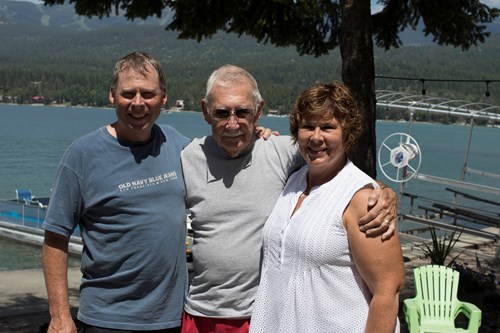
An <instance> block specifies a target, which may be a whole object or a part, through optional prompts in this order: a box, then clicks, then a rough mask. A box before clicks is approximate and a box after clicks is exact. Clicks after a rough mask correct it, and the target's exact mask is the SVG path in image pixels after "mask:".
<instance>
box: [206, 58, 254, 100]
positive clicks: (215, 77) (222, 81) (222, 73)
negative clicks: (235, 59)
mask: <svg viewBox="0 0 500 333" xmlns="http://www.w3.org/2000/svg"><path fill="white" fill-rule="evenodd" d="M241 83H249V84H250V86H251V88H252V99H253V102H254V107H257V106H258V105H259V104H260V103H261V102H262V101H263V99H262V96H261V95H260V92H259V86H258V85H257V81H256V80H255V79H254V77H253V76H252V75H251V74H250V73H249V72H247V71H246V70H244V69H243V68H241V67H238V66H234V65H224V66H222V67H219V68H218V69H216V70H215V71H214V72H213V73H212V75H210V77H209V78H208V81H207V91H206V93H205V101H206V102H207V104H208V105H210V104H211V103H212V89H213V88H214V86H216V85H217V86H221V87H231V86H233V85H235V84H241Z"/></svg>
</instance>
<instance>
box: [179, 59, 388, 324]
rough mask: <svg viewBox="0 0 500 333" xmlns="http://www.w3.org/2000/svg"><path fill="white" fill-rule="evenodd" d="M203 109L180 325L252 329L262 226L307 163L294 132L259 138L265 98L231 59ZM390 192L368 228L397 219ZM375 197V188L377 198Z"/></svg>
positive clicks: (193, 156)
mask: <svg viewBox="0 0 500 333" xmlns="http://www.w3.org/2000/svg"><path fill="white" fill-rule="evenodd" d="M201 107H202V110H203V116H204V118H205V120H206V121H207V123H208V124H209V125H211V127H212V135H211V136H208V137H204V138H201V139H195V140H193V141H192V142H191V143H190V144H189V145H188V146H187V147H186V148H185V149H184V150H183V152H182V153H181V161H182V169H183V173H184V175H185V183H186V204H187V208H188V209H190V210H191V219H192V223H191V227H192V229H193V233H194V243H193V270H194V272H193V279H192V283H191V285H190V288H189V293H188V297H187V301H186V305H185V313H184V316H183V323H182V331H183V332H186V333H193V332H196V333H198V332H200V333H201V332H209V331H210V332H222V331H224V332H229V331H230V332H248V328H249V319H250V315H251V311H252V304H253V302H254V298H255V295H256V292H257V287H258V283H259V266H260V255H261V253H260V252H261V242H262V237H261V231H262V227H263V226H264V223H265V221H266V219H267V217H268V215H269V214H270V212H271V210H272V208H273V207H274V204H275V202H276V200H277V198H278V196H279V194H280V193H281V191H282V189H283V187H284V185H285V183H286V180H287V178H288V176H289V175H290V174H291V173H292V172H294V171H295V170H297V169H298V168H300V167H301V166H302V165H303V164H304V162H303V160H302V158H301V157H300V154H299V152H298V149H297V148H296V147H295V146H294V145H293V144H292V143H291V140H290V137H289V136H272V137H271V138H269V140H268V141H267V142H265V141H263V140H257V137H256V134H255V131H256V128H257V122H258V120H259V118H260V116H261V115H262V111H263V107H264V101H263V99H262V97H261V96H260V93H259V90H258V86H257V82H256V81H255V79H254V78H253V77H252V76H251V75H250V74H249V73H248V72H247V71H245V70H244V69H242V68H239V67H236V66H230V65H227V66H223V67H221V68H219V69H218V70H216V71H215V72H214V73H212V75H211V76H210V78H209V80H208V83H207V93H206V96H205V98H204V99H203V100H202V101H201ZM382 192H387V191H382ZM389 193H392V195H386V196H385V200H380V202H379V204H378V205H377V207H376V209H374V213H376V214H381V211H387V212H388V213H386V214H385V215H384V214H382V215H381V217H378V218H377V219H376V220H375V221H372V222H371V223H370V227H372V228H373V227H374V226H375V227H379V226H380V224H381V223H380V222H377V221H380V220H388V219H389V221H390V220H392V219H393V218H394V217H395V203H394V202H395V195H394V194H393V192H392V191H390V190H389ZM377 195H379V191H374V195H373V196H374V201H376V198H377ZM391 196H392V197H391ZM389 197H390V198H389ZM378 206H380V208H379V207H378ZM389 207H391V208H392V209H387V208H389ZM384 218H385V219H384ZM367 220H370V218H369V217H367ZM380 229H381V231H386V234H385V236H390V235H392V233H393V232H394V226H393V225H392V226H390V225H389V224H388V223H386V224H384V225H382V226H380ZM372 231H373V230H372Z"/></svg>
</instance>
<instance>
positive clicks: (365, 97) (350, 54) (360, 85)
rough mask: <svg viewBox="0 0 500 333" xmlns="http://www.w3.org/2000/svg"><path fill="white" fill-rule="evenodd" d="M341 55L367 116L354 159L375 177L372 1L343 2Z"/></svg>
mask: <svg viewBox="0 0 500 333" xmlns="http://www.w3.org/2000/svg"><path fill="white" fill-rule="evenodd" d="M340 4H341V8H342V23H341V32H340V35H341V37H340V38H341V43H340V54H341V56H342V80H343V82H344V83H345V84H346V85H347V86H349V87H350V88H351V89H352V91H353V93H354V95H355V97H356V101H357V104H358V107H359V108H360V110H361V111H362V112H363V114H364V116H365V128H364V132H363V134H362V135H361V137H360V139H359V142H358V145H357V149H356V152H355V153H354V154H353V156H352V159H353V162H354V164H356V165H357V166H358V167H359V168H360V169H361V170H363V171H364V172H366V173H367V174H369V175H370V176H371V177H373V178H376V176H377V174H376V164H375V163H376V161H375V157H376V142H377V141H376V138H375V120H376V119H375V118H376V102H375V65H374V59H373V41H372V30H371V24H370V16H371V13H370V1H369V0H341V1H340Z"/></svg>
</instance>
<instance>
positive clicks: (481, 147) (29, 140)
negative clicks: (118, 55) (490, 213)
mask: <svg viewBox="0 0 500 333" xmlns="http://www.w3.org/2000/svg"><path fill="white" fill-rule="evenodd" d="M114 119H115V112H114V110H113V109H106V108H100V109H93V108H72V107H47V106H24V105H23V106H21V105H8V104H0V198H14V197H15V189H19V188H30V189H31V190H32V191H33V194H34V195H35V196H49V195H50V188H51V186H52V181H53V178H54V175H55V172H56V168H57V165H58V163H59V159H60V158H61V157H62V155H63V153H64V151H65V149H66V148H67V146H68V145H69V144H70V143H71V142H72V141H73V140H74V139H75V138H77V137H79V136H81V135H83V134H86V133H88V132H90V131H92V130H94V129H96V128H98V127H100V126H104V125H106V124H108V123H110V122H112V121H114ZM158 122H159V123H166V124H169V125H172V126H173V127H175V128H176V129H177V130H178V131H179V132H181V133H182V134H184V135H186V136H187V137H190V138H194V137H200V136H204V135H208V134H210V127H209V126H208V125H207V124H206V123H205V121H204V120H203V117H202V115H201V113H198V112H182V113H180V112H177V113H170V114H162V115H161V116H160V118H159V120H158ZM260 123H261V124H262V125H264V126H266V127H269V128H272V129H274V130H279V131H280V132H281V133H282V134H287V133H288V118H287V117H263V118H262V120H261V122H260ZM407 129H408V124H406V123H396V122H377V126H376V133H377V142H378V144H377V147H379V146H380V143H381V142H382V141H383V140H384V139H385V138H386V137H388V136H389V135H391V134H392V133H396V132H407ZM411 135H412V136H413V137H414V138H415V139H416V140H417V142H418V144H419V146H420V148H421V151H422V162H421V167H420V169H419V172H421V173H424V174H431V175H434V176H439V177H445V178H451V179H458V178H459V177H460V174H461V170H462V167H463V164H464V157H465V148H466V144H467V140H468V135H469V127H466V126H450V125H437V124H419V123H417V124H413V125H412V127H411ZM468 166H469V167H470V168H472V169H476V170H482V171H485V172H489V173H494V174H497V175H499V174H500V129H498V128H487V127H474V129H473V137H472V141H471V148H470V153H469V158H468ZM378 178H379V179H380V180H382V181H383V182H385V183H386V184H388V185H389V186H391V187H392V188H393V189H394V190H395V191H399V184H398V183H392V182H391V181H390V180H388V179H387V178H385V176H384V175H383V174H382V172H380V171H379V172H378ZM465 180H466V181H469V182H476V183H479V184H483V185H488V186H493V187H497V188H500V180H499V179H495V178H485V177H481V176H475V175H467V176H466V178H465ZM407 191H408V192H411V193H414V194H419V195H423V196H426V197H431V198H440V199H442V200H448V201H450V200H451V198H452V194H451V193H450V192H448V191H445V190H444V187H443V186H441V185H435V184H430V183H427V182H422V181H419V180H410V181H409V182H408V185H407ZM477 195H478V196H481V197H485V198H488V197H491V194H490V195H488V194H481V193H478V194H477ZM492 199H493V200H496V201H499V198H498V197H493V198H492ZM474 205H475V206H476V207H478V208H485V209H489V210H491V206H487V205H485V204H481V203H474ZM401 206H402V209H406V207H407V206H408V202H407V201H406V199H404V200H403V201H402V202H401ZM3 241H4V240H2V239H0V251H2V242H3ZM19 246H21V245H19ZM33 251H35V253H38V252H39V249H38V248H36V249H33ZM26 256H27V255H25V254H23V258H24V257H26ZM28 256H29V255H28ZM0 259H1V260H2V261H5V260H7V259H6V257H5V256H3V257H0ZM38 262H39V260H36V263H38ZM0 266H1V263H0ZM26 266H29V265H26V264H23V267H26ZM28 268H29V267H28ZM1 269H2V268H1V267H0V270H1Z"/></svg>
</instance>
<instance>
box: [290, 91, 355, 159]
mask: <svg viewBox="0 0 500 333" xmlns="http://www.w3.org/2000/svg"><path fill="white" fill-rule="evenodd" d="M316 115H324V116H327V117H328V116H331V117H334V118H335V119H337V121H338V122H339V123H340V126H341V127H342V132H343V141H344V148H345V151H346V154H347V156H348V157H349V156H350V155H351V151H352V149H353V147H354V146H355V144H356V142H357V140H358V139H359V136H360V135H361V133H362V132H363V115H362V114H361V112H360V111H359V109H358V107H357V105H356V102H355V100H354V97H353V95H352V93H351V90H350V89H349V88H348V87H347V86H346V85H344V84H343V83H341V82H337V81H333V82H332V83H318V84H315V85H313V86H312V87H311V88H309V89H307V90H305V91H303V92H302V93H301V94H300V96H299V97H298V98H297V100H296V101H295V105H294V108H293V111H292V113H290V133H291V135H292V138H293V142H294V143H296V142H297V139H298V133H299V128H300V125H301V122H302V120H304V119H307V118H310V117H314V116H316Z"/></svg>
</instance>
